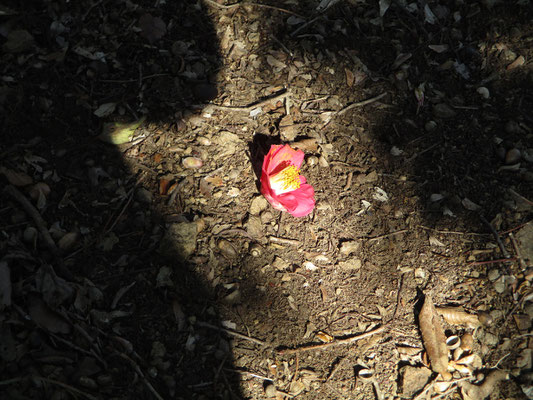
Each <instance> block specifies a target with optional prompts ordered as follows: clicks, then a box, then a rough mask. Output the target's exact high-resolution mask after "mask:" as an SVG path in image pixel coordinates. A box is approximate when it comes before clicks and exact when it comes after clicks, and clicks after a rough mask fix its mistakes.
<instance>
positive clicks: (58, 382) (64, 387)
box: [31, 376, 98, 400]
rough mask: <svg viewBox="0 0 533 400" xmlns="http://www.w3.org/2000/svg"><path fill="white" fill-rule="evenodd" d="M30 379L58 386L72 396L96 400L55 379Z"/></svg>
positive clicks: (33, 377) (39, 377)
mask: <svg viewBox="0 0 533 400" xmlns="http://www.w3.org/2000/svg"><path fill="white" fill-rule="evenodd" d="M31 379H34V380H38V381H41V382H44V383H50V384H52V385H56V386H60V387H62V388H63V389H65V390H66V391H68V392H71V393H72V394H77V395H79V396H82V397H85V398H86V399H89V400H98V398H97V397H95V396H93V395H90V394H89V393H85V392H82V391H81V390H79V389H76V388H75V387H74V386H71V385H67V384H66V383H63V382H61V381H56V380H55V379H50V378H44V377H42V376H32V377H31Z"/></svg>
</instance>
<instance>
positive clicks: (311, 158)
mask: <svg viewBox="0 0 533 400" xmlns="http://www.w3.org/2000/svg"><path fill="white" fill-rule="evenodd" d="M317 164H318V157H316V156H309V157H308V158H307V165H309V166H310V167H313V166H315V165H317Z"/></svg>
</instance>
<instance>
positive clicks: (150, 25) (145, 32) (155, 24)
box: [139, 14, 167, 43]
mask: <svg viewBox="0 0 533 400" xmlns="http://www.w3.org/2000/svg"><path fill="white" fill-rule="evenodd" d="M139 28H141V29H142V33H141V36H142V37H143V38H145V39H146V40H148V42H150V43H154V42H155V41H156V40H159V39H161V38H162V37H163V36H165V34H166V33H167V26H166V24H165V22H164V21H163V20H162V19H161V18H159V17H153V16H152V15H150V14H144V15H142V16H141V18H139Z"/></svg>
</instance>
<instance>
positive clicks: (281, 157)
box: [263, 144, 304, 174]
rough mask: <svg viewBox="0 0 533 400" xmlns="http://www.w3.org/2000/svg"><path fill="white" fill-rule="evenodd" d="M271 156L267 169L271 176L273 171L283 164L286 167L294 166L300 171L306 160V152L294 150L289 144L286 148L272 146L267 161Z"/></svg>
mask: <svg viewBox="0 0 533 400" xmlns="http://www.w3.org/2000/svg"><path fill="white" fill-rule="evenodd" d="M269 156H270V161H269V164H268V169H267V171H268V173H269V174H271V173H272V171H273V170H274V169H275V168H276V167H277V166H278V165H280V164H283V165H285V166H286V165H287V164H292V165H294V166H295V167H296V168H298V169H299V168H300V167H301V166H302V162H303V160H304V152H303V151H302V150H293V149H292V148H291V146H289V145H288V144H286V145H284V146H282V145H272V146H271V147H270V151H269V152H268V154H267V155H266V157H265V161H266V158H268V157H269ZM263 165H264V164H263Z"/></svg>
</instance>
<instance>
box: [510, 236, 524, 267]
mask: <svg viewBox="0 0 533 400" xmlns="http://www.w3.org/2000/svg"><path fill="white" fill-rule="evenodd" d="M509 238H510V239H511V243H512V244H513V247H514V251H515V253H516V258H517V259H518V264H519V265H520V268H522V271H525V270H526V269H527V264H526V262H525V261H524V258H523V257H522V254H521V252H520V246H518V242H517V241H516V238H515V237H514V234H513V232H509Z"/></svg>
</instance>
